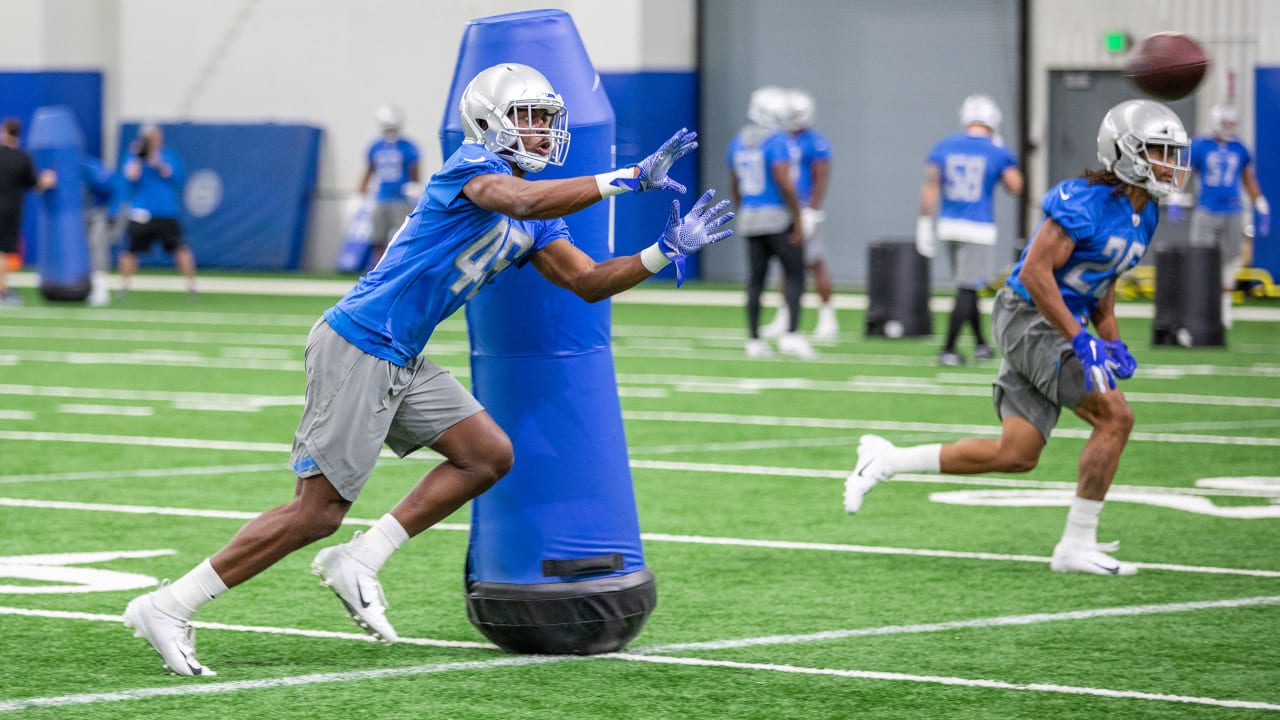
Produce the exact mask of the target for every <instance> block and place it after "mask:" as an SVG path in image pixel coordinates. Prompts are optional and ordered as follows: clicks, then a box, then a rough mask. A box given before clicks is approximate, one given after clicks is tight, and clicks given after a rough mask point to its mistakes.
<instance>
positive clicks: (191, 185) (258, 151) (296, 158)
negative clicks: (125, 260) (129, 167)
mask: <svg viewBox="0 0 1280 720" xmlns="http://www.w3.org/2000/svg"><path fill="white" fill-rule="evenodd" d="M161 127H162V129H163V130H164V144H165V146H166V147H169V148H172V149H174V150H176V151H177V152H178V154H179V155H181V156H182V162H183V165H184V166H185V167H186V171H187V181H186V187H185V188H184V200H183V203H182V205H183V213H182V218H181V221H182V229H183V231H184V233H185V234H186V238H187V242H188V244H190V246H191V249H192V252H194V253H195V256H196V264H197V265H198V266H200V267H204V268H229V269H250V270H297V269H298V268H299V267H300V265H301V262H302V253H303V243H304V241H305V239H306V232H307V214H308V213H309V212H310V208H311V196H312V194H313V192H314V190H315V184H316V165H317V163H318V161H319V157H320V141H321V137H322V134H323V131H322V130H321V129H320V128H318V127H310V126H306V125H275V124H267V125H233V124H202V123H178V124H173V125H169V124H162V125H161ZM137 134H138V124H137V123H127V124H125V125H122V126H121V128H120V156H119V157H118V158H117V160H116V167H117V168H118V167H120V165H121V163H122V162H123V160H124V157H125V154H126V153H127V152H129V144H130V143H131V142H133V139H134V138H135V137H137ZM139 260H140V261H141V263H142V264H143V265H156V264H159V265H162V266H168V265H172V263H173V261H172V259H170V258H169V256H168V255H166V254H165V253H164V252H163V251H162V250H160V249H159V248H158V247H153V248H152V251H151V253H150V254H147V255H143V256H141V257H140V258H139Z"/></svg>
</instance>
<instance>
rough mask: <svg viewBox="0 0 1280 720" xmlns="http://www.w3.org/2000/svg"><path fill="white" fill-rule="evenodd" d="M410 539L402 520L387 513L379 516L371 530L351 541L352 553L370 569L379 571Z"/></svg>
mask: <svg viewBox="0 0 1280 720" xmlns="http://www.w3.org/2000/svg"><path fill="white" fill-rule="evenodd" d="M408 539H409V533H407V532H405V530H404V527H403V526H401V525H400V521H399V520H396V519H395V517H394V516H392V515H391V513H387V514H386V515H383V516H382V517H380V518H378V522H376V523H374V524H373V527H371V528H369V532H366V533H365V534H363V535H361V536H360V537H359V539H357V540H353V541H352V542H351V554H352V555H354V556H355V558H356V559H357V560H359V561H360V562H362V563H364V564H365V565H368V566H369V569H370V570H373V571H374V572H377V571H378V570H381V569H382V565H383V563H385V562H386V561H387V558H389V557H391V553H393V552H395V551H396V550H399V549H400V546H401V545H404V544H405V541H407V540H408Z"/></svg>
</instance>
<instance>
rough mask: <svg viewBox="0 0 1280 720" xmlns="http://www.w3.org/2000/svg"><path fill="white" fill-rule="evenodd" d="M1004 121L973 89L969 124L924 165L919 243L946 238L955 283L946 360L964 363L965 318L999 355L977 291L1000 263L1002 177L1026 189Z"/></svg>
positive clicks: (1012, 187) (980, 354)
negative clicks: (986, 332) (997, 205)
mask: <svg viewBox="0 0 1280 720" xmlns="http://www.w3.org/2000/svg"><path fill="white" fill-rule="evenodd" d="M1000 120H1001V114H1000V108H999V107H998V106H997V105H996V103H995V101H994V100H992V99H991V98H989V97H987V96H986V95H970V96H969V97H967V98H965V99H964V103H963V104H962V105H961V106H960V124H961V125H962V126H964V130H963V131H962V132H958V133H954V134H951V135H948V136H947V137H945V138H943V139H942V140H941V141H940V142H938V144H937V145H934V146H933V149H932V150H930V151H929V160H928V163H927V164H926V165H925V173H924V184H923V185H922V186H921V188H920V218H919V220H917V221H916V249H917V250H919V252H920V254H921V255H924V256H925V257H928V258H931V257H933V256H934V253H935V252H936V250H937V240H938V239H941V240H943V241H944V242H946V248H947V256H948V258H949V259H950V261H951V275H952V280H953V281H954V282H955V284H956V299H955V304H954V305H953V306H952V308H951V320H950V323H949V324H948V326H947V340H946V342H945V343H944V344H943V346H942V352H941V353H939V355H938V362H939V363H941V364H943V365H963V364H964V357H963V356H962V355H961V354H960V353H959V352H958V351H957V350H956V339H957V338H959V336H960V330H961V329H962V328H963V327H964V326H965V324H968V325H969V326H970V327H972V328H973V337H974V352H973V354H974V358H975V359H976V360H989V359H991V357H992V355H991V348H990V347H988V346H987V342H986V340H985V339H984V338H983V336H982V317H981V315H980V314H979V312H978V290H979V289H981V288H982V287H983V286H985V285H986V284H987V282H988V281H989V280H990V279H991V274H992V270H993V268H994V262H995V260H994V255H993V254H994V249H995V243H996V223H995V215H994V214H993V213H992V211H991V206H992V201H993V198H994V194H995V186H996V184H997V183H1001V184H1003V185H1004V188H1005V189H1006V190H1008V191H1009V194H1011V195H1015V196H1016V195H1021V194H1022V172H1021V171H1020V170H1018V160H1017V158H1015V157H1014V155H1013V152H1011V151H1010V150H1009V149H1008V148H1006V147H1005V146H1004V144H1003V143H1001V142H999V132H1000ZM939 197H941V200H942V202H941V207H939V203H938V200H939ZM935 211H937V213H938V226H937V232H936V233H935V231H934V226H933V214H934V212H935Z"/></svg>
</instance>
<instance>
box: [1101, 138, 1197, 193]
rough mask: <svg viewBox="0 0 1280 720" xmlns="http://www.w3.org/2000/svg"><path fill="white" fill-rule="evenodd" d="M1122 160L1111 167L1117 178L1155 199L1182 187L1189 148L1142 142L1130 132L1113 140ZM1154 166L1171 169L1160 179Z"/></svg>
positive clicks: (1186, 175) (1188, 164) (1188, 170)
mask: <svg viewBox="0 0 1280 720" xmlns="http://www.w3.org/2000/svg"><path fill="white" fill-rule="evenodd" d="M1116 148H1117V149H1118V150H1119V151H1120V156H1121V158H1122V159H1121V160H1119V161H1117V162H1116V163H1115V164H1114V166H1113V167H1112V168H1111V171H1112V172H1114V173H1115V174H1116V177H1118V178H1120V179H1121V180H1123V181H1125V182H1126V183H1129V184H1130V185H1137V186H1139V187H1141V188H1143V189H1145V190H1146V191H1147V194H1149V195H1151V196H1152V197H1154V198H1156V199H1160V198H1164V197H1167V196H1168V195H1169V194H1170V193H1174V192H1178V191H1180V190H1182V188H1183V187H1185V186H1186V184H1187V179H1188V178H1189V177H1190V176H1191V149H1190V148H1189V147H1188V146H1187V145H1184V144H1181V143H1172V142H1165V143H1155V142H1150V143H1148V142H1143V140H1142V139H1141V138H1139V137H1138V136H1137V135H1135V134H1133V133H1132V132H1128V133H1125V134H1124V135H1122V136H1120V138H1119V139H1118V140H1117V141H1116ZM1157 168H1167V169H1168V170H1169V171H1170V176H1169V180H1167V181H1165V180H1161V179H1160V178H1159V176H1158V174H1157V172H1156V170H1157Z"/></svg>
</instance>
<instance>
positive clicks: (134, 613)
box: [124, 592, 218, 677]
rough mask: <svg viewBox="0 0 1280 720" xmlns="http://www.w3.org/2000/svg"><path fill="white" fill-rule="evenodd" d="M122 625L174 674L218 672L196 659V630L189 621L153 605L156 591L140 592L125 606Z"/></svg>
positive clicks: (203, 675) (206, 675)
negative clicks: (141, 639) (154, 652)
mask: <svg viewBox="0 0 1280 720" xmlns="http://www.w3.org/2000/svg"><path fill="white" fill-rule="evenodd" d="M124 626H125V627H127V628H131V629H132V630H133V636H134V637H140V638H143V639H145V640H146V641H147V642H148V643H151V647H152V648H153V649H155V651H156V652H158V653H160V659H161V660H163V661H164V666H165V667H166V668H168V670H169V672H171V673H173V674H175V675H199V676H201V677H212V676H214V675H217V674H218V673H216V672H214V671H212V670H210V669H209V668H207V667H205V666H204V665H201V664H200V661H199V660H196V630H195V628H193V627H191V623H190V622H188V621H186V620H183V619H182V618H176V617H174V616H172V615H170V614H169V613H167V612H165V611H163V610H161V609H160V608H158V607H156V603H155V593H154V592H149V593H147V594H146V595H139V596H138V597H136V598H134V599H133V600H132V601H131V602H130V603H129V606H128V607H126V608H125V609H124Z"/></svg>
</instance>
